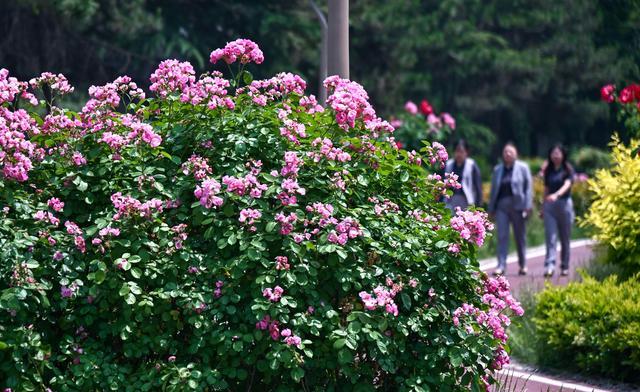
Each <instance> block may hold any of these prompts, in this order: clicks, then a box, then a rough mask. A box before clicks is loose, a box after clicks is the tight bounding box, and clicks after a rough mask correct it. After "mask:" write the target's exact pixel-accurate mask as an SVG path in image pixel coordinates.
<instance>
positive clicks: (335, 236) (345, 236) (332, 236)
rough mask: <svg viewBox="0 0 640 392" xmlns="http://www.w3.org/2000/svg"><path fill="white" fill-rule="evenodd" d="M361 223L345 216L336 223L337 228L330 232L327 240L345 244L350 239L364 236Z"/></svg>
mask: <svg viewBox="0 0 640 392" xmlns="http://www.w3.org/2000/svg"><path fill="white" fill-rule="evenodd" d="M363 235H364V233H363V232H362V229H360V225H358V222H356V221H355V220H354V219H352V218H345V219H343V220H342V221H340V222H339V223H338V224H336V225H335V230H332V231H330V232H329V235H328V236H327V241H329V242H332V243H334V244H339V245H345V244H346V243H347V241H348V240H350V239H354V238H358V237H361V236H363Z"/></svg>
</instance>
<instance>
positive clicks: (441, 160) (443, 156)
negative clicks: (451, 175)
mask: <svg viewBox="0 0 640 392" xmlns="http://www.w3.org/2000/svg"><path fill="white" fill-rule="evenodd" d="M426 150H427V156H428V159H429V163H430V164H431V165H433V166H436V167H440V168H444V166H445V164H446V163H447V160H448V159H449V154H448V153H447V149H446V148H445V147H444V146H443V145H442V144H440V143H438V142H433V143H432V144H431V146H427V147H426Z"/></svg>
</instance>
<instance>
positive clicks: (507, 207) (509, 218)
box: [496, 196, 527, 270]
mask: <svg viewBox="0 0 640 392" xmlns="http://www.w3.org/2000/svg"><path fill="white" fill-rule="evenodd" d="M523 212H524V211H522V210H516V209H514V208H513V199H512V198H511V197H510V196H507V197H501V198H500V199H499V200H498V205H497V208H496V228H497V231H498V268H501V269H502V270H506V269H507V255H508V254H509V225H512V226H513V236H514V237H515V241H516V249H517V251H518V264H520V268H524V267H525V266H526V265H527V260H526V257H525V256H526V255H525V252H526V249H527V231H526V224H525V218H524V215H523Z"/></svg>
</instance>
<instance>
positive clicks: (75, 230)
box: [64, 221, 87, 253]
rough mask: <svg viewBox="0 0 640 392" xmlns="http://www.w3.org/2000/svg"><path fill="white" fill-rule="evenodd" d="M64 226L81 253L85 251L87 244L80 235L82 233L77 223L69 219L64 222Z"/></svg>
mask: <svg viewBox="0 0 640 392" xmlns="http://www.w3.org/2000/svg"><path fill="white" fill-rule="evenodd" d="M64 227H65V228H66V229H67V234H69V235H72V236H73V242H74V243H75V245H76V248H77V249H78V250H79V251H80V252H81V253H84V252H86V251H87V246H86V243H85V240H84V237H82V234H83V233H82V229H80V227H79V226H78V225H77V224H75V223H74V222H71V221H66V222H64Z"/></svg>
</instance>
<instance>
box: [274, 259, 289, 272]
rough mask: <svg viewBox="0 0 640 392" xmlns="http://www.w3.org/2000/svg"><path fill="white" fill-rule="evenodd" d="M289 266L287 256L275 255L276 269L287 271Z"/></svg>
mask: <svg viewBox="0 0 640 392" xmlns="http://www.w3.org/2000/svg"><path fill="white" fill-rule="evenodd" d="M289 268H291V265H289V259H288V258H287V256H276V270H278V271H280V270H282V271H288V270H289Z"/></svg>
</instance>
